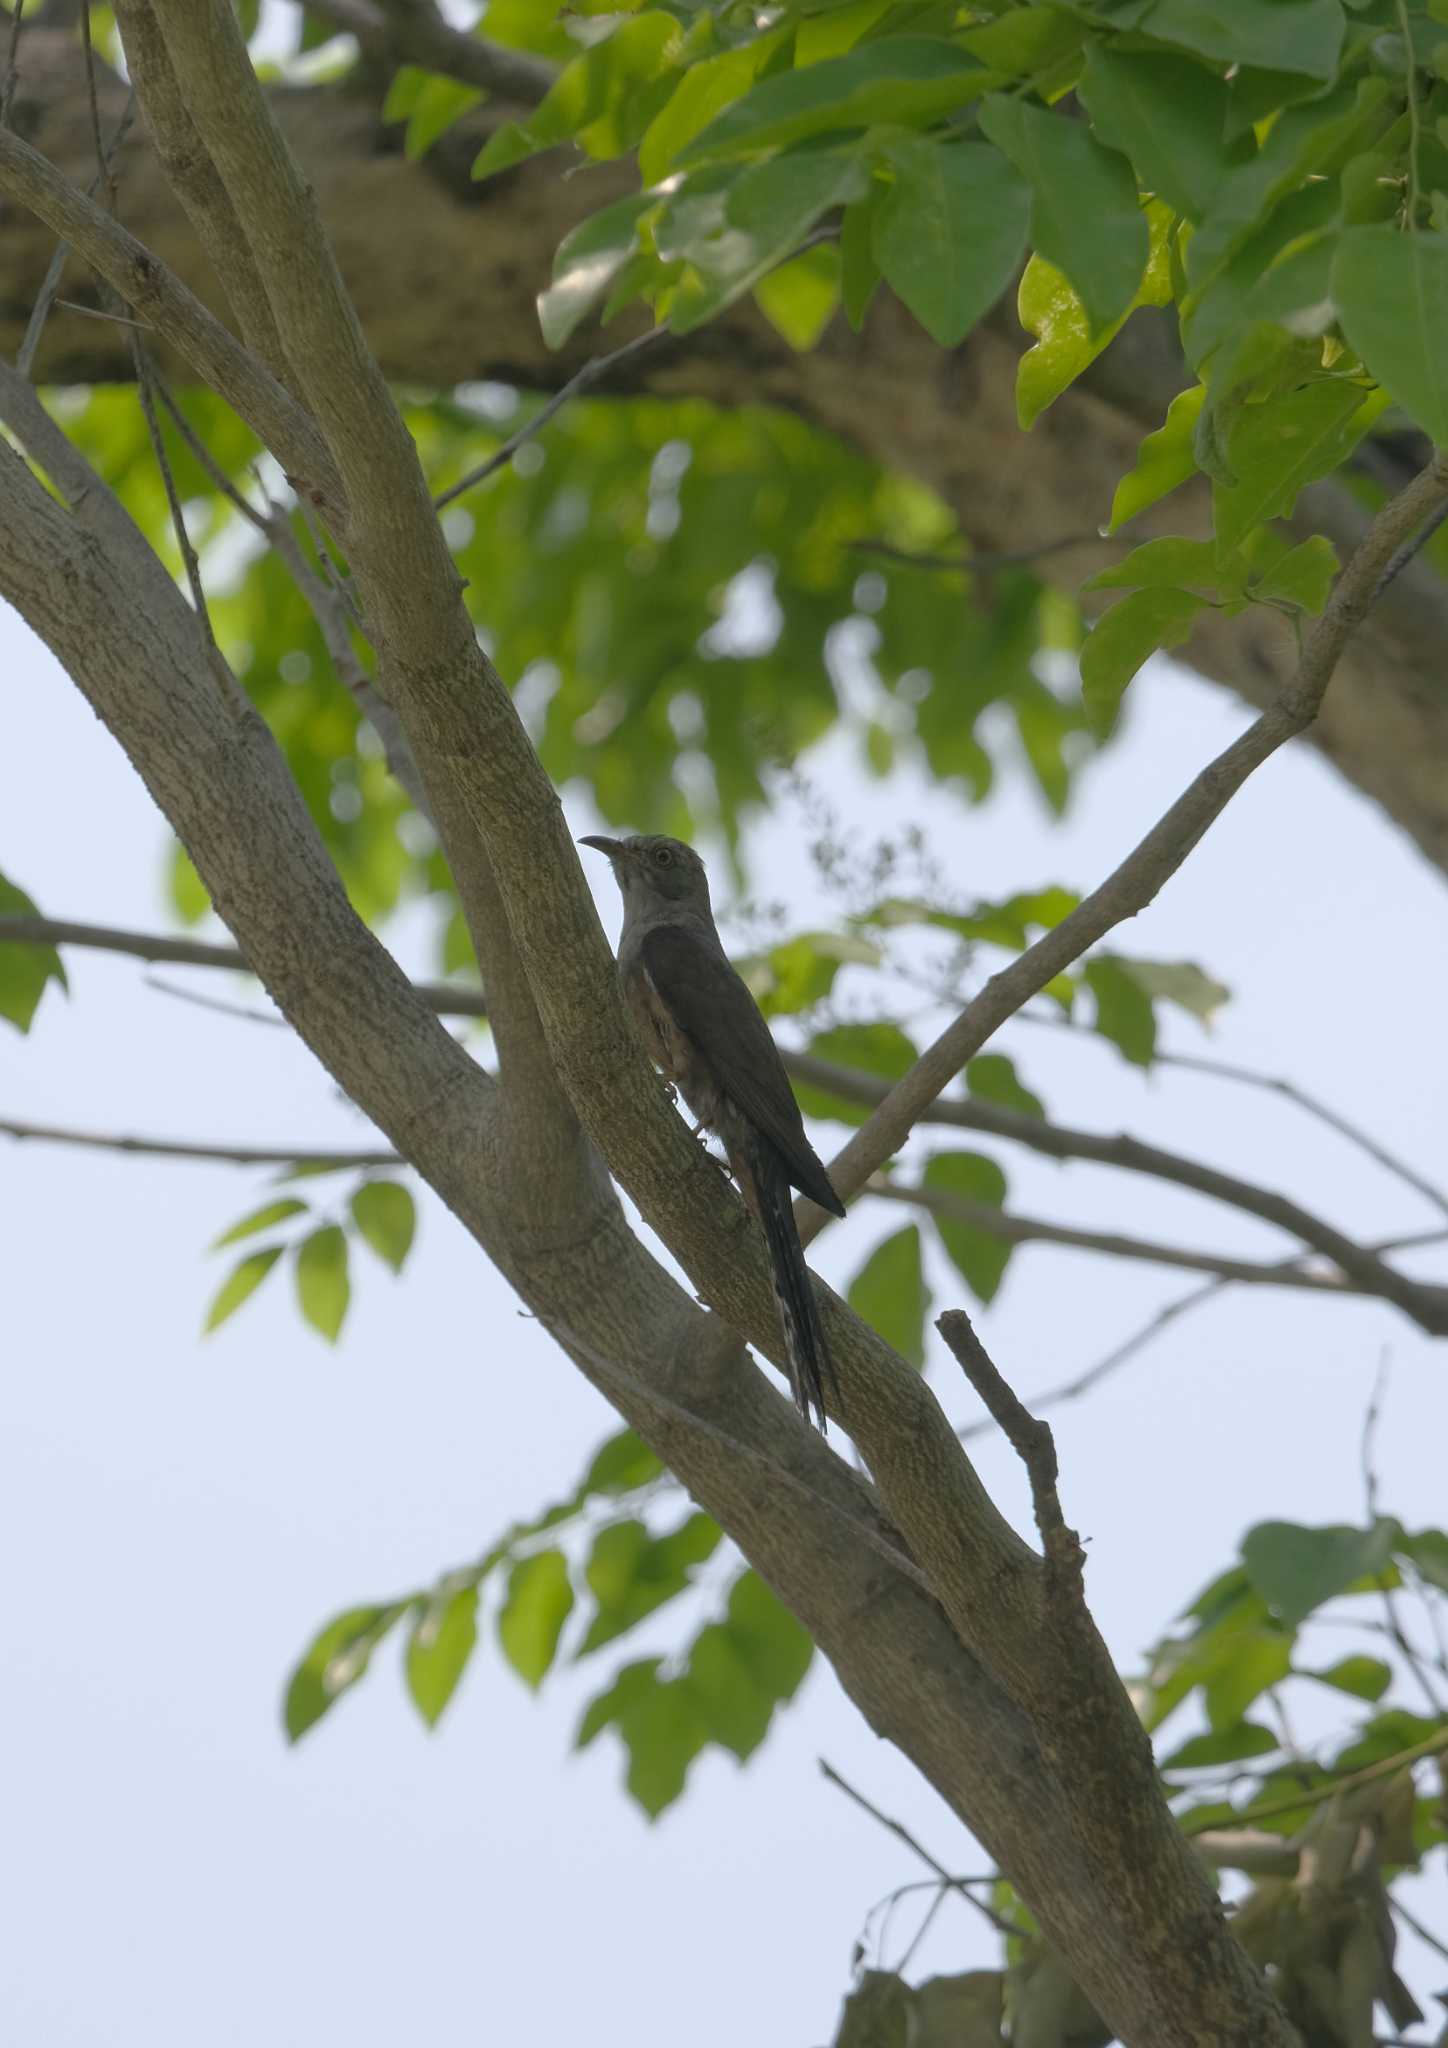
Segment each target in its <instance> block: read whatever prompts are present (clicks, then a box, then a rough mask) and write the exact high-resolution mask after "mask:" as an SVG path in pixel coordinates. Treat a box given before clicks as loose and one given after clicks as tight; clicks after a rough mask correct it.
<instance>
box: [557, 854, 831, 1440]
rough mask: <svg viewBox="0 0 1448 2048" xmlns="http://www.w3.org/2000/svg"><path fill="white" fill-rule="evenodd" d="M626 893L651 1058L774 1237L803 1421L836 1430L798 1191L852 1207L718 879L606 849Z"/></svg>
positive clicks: (624, 943)
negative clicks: (735, 958) (795, 1197)
mask: <svg viewBox="0 0 1448 2048" xmlns="http://www.w3.org/2000/svg"><path fill="white" fill-rule="evenodd" d="M579 843H580V845H583V846H596V847H597V848H598V851H599V852H600V853H606V854H607V855H608V858H609V861H610V862H611V864H612V866H613V873H614V879H615V880H616V881H617V883H618V886H619V888H620V890H621V891H622V893H623V930H622V932H621V933H620V935H619V941H618V972H619V980H620V982H621V983H622V986H623V994H624V1000H625V1001H626V1002H627V1004H628V1007H629V1010H630V1011H631V1013H632V1015H633V1019H634V1022H635V1023H636V1024H637V1026H638V1028H639V1031H640V1033H641V1034H642V1037H643V1041H644V1044H645V1046H646V1047H647V1049H648V1053H649V1056H650V1058H651V1059H652V1060H653V1061H654V1064H655V1065H656V1066H657V1067H658V1068H659V1069H660V1071H661V1072H662V1073H663V1074H664V1075H665V1077H666V1078H667V1079H668V1080H669V1081H671V1082H673V1083H674V1084H675V1085H676V1086H677V1088H678V1090H679V1093H680V1094H681V1095H682V1096H683V1098H684V1100H685V1102H687V1103H688V1105H689V1108H690V1109H691V1110H692V1111H693V1113H694V1115H695V1117H696V1118H697V1119H698V1122H697V1124H696V1126H695V1128H696V1130H703V1129H705V1128H707V1129H709V1130H711V1131H714V1132H715V1133H716V1134H717V1135H718V1136H719V1137H720V1138H721V1139H722V1140H723V1143H724V1150H725V1152H726V1153H727V1155H728V1158H729V1169H730V1171H731V1173H732V1174H733V1175H734V1179H735V1181H736V1182H737V1183H738V1187H739V1192H740V1194H741V1195H742V1196H743V1197H744V1203H745V1206H746V1208H748V1209H749V1211H750V1212H751V1214H752V1215H753V1216H755V1217H756V1218H757V1220H758V1222H759V1224H760V1227H761V1228H762V1230H763V1231H764V1239H765V1243H766V1244H767V1246H768V1247H769V1263H770V1268H771V1270H772V1272H773V1275H774V1293H775V1299H776V1300H777V1301H778V1303H779V1319H780V1324H781V1327H782V1329H783V1333H784V1350H785V1357H786V1359H787V1360H788V1363H789V1378H790V1385H791V1386H792V1387H793V1389H794V1398H795V1402H796V1405H797V1406H798V1408H799V1411H800V1413H801V1415H803V1416H804V1417H805V1419H806V1421H808V1420H810V1419H811V1417H812V1416H813V1417H815V1418H817V1419H818V1422H819V1426H820V1428H821V1429H823V1428H824V1427H825V1402H824V1385H823V1380H824V1375H826V1374H828V1375H829V1377H830V1379H831V1381H832V1382H833V1381H834V1372H833V1368H832V1367H831V1364H830V1358H829V1353H828V1351H827V1350H826V1348H825V1337H824V1330H823V1329H822V1327H821V1325H820V1316H819V1309H818V1307H817V1306H816V1303H815V1298H814V1289H813V1287H812V1285H811V1282H810V1277H809V1271H808V1268H807V1267H806V1265H805V1262H804V1251H803V1248H802V1247H801V1245H800V1241H799V1231H798V1230H797V1229H796V1227H795V1221H794V1206H793V1203H792V1202H791V1200H790V1192H789V1191H790V1189H791V1187H796V1188H798V1189H799V1190H800V1192H801V1193H802V1194H806V1195H808V1196H809V1198H810V1200H811V1201H813V1202H818V1203H819V1205H820V1207H821V1208H822V1209H828V1210H829V1212H830V1214H831V1215H832V1216H843V1215H844V1213H845V1205H844V1203H843V1202H842V1201H841V1200H840V1198H839V1196H838V1195H837V1194H836V1193H835V1191H834V1189H833V1188H832V1187H831V1186H830V1179H829V1175H828V1174H827V1173H826V1172H825V1169H824V1167H823V1165H822V1164H821V1162H820V1160H819V1159H818V1158H817V1157H816V1155H815V1151H814V1148H813V1146H812V1145H811V1144H810V1142H809V1139H808V1138H807V1137H806V1136H805V1134H804V1120H803V1118H802V1117H801V1116H800V1113H799V1104H798V1103H797V1102H796V1101H795V1099H794V1090H793V1089H792V1088H791V1087H790V1085H789V1076H788V1075H787V1074H786V1073H785V1071H784V1062H783V1061H782V1060H781V1058H780V1057H779V1049H778V1047H777V1046H776V1045H775V1043H774V1040H773V1038H772V1037H771V1036H770V1032H769V1026H768V1025H767V1024H766V1023H765V1021H764V1019H763V1017H762V1016H761V1015H760V1013H759V1008H758V1006H757V1004H756V1003H755V1000H754V998H753V996H752V995H750V993H749V990H748V989H747V988H746V987H745V985H744V983H743V982H742V981H741V980H740V978H739V976H738V975H737V974H736V973H735V972H734V969H733V968H732V967H731V966H730V964H729V959H728V955H727V954H726V953H725V951H724V948H723V946H722V944H721V943H720V939H719V934H718V932H717V931H716V930H715V929H714V915H713V912H712V911H711V909H710V907H709V878H708V876H707V875H706V874H705V872H704V863H703V862H702V861H701V860H700V858H699V856H698V854H697V853H695V851H694V849H693V847H692V846H685V845H684V844H683V842H682V841H681V840H678V839H660V838H639V839H605V838H601V837H597V836H590V837H588V838H585V839H583V840H581V841H580V842H579Z"/></svg>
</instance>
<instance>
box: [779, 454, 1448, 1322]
mask: <svg viewBox="0 0 1448 2048" xmlns="http://www.w3.org/2000/svg"><path fill="white" fill-rule="evenodd" d="M1445 500H1448V457H1445V456H1443V455H1442V454H1438V453H1435V455H1434V457H1433V459H1432V461H1431V462H1430V463H1429V464H1428V465H1427V467H1426V468H1425V469H1424V470H1422V471H1421V472H1420V474H1419V475H1418V476H1416V477H1415V478H1414V479H1413V481H1412V483H1410V484H1409V485H1408V486H1407V488H1406V489H1405V490H1403V491H1400V492H1399V494H1398V496H1397V497H1396V498H1394V499H1392V500H1391V501H1390V502H1389V503H1388V504H1387V505H1385V506H1384V507H1383V509H1382V511H1381V512H1379V513H1378V515H1377V516H1376V518H1375V519H1374V520H1373V523H1372V525H1371V526H1370V527H1369V528H1368V531H1367V533H1366V534H1365V535H1364V537H1363V540H1362V542H1361V543H1360V545H1359V547H1358V548H1357V550H1356V552H1355V553H1354V554H1353V555H1352V557H1351V558H1350V560H1349V561H1348V563H1347V566H1346V567H1345V568H1344V570H1343V572H1342V574H1341V575H1340V576H1339V578H1338V580H1337V585H1336V587H1335V589H1334V590H1333V593H1332V596H1331V597H1330V598H1329V600H1328V603H1327V607H1326V610H1325V611H1324V612H1323V615H1322V617H1321V619H1320V620H1319V621H1318V623H1317V625H1316V627H1315V628H1314V629H1313V631H1312V633H1311V634H1310V635H1309V636H1308V638H1307V641H1306V643H1305V645H1304V647H1303V651H1302V655H1301V658H1300V660H1299V662H1298V664H1297V668H1296V671H1295V673H1294V674H1293V676H1292V678H1291V680H1290V681H1289V682H1288V684H1287V685H1286V686H1285V687H1284V688H1283V689H1282V690H1281V691H1280V692H1279V694H1278V695H1277V697H1276V698H1275V699H1274V701H1273V702H1272V704H1271V705H1269V707H1268V708H1267V710H1266V711H1264V712H1263V713H1262V715H1261V717H1260V718H1258V719H1256V720H1255V721H1254V723H1253V724H1252V725H1250V726H1249V727H1248V729H1247V731H1246V732H1244V733H1243V734H1242V735H1241V736H1240V737H1239V738H1238V739H1236V740H1234V741H1233V742H1232V744H1231V745H1230V746H1229V747H1227V748H1225V749H1224V750H1223V752H1222V753H1220V754H1219V755H1218V756H1217V758H1216V759H1215V760H1214V761H1212V762H1210V763H1209V764H1208V765H1207V767H1205V768H1204V769H1203V770H1202V771H1201V773H1200V774H1199V775H1198V776H1196V778H1195V779H1194V780H1193V781H1192V782H1191V783H1190V784H1189V785H1188V787H1187V788H1186V789H1185V790H1184V791H1183V793H1182V795H1181V796H1179V797H1178V798H1177V800H1176V802H1175V803H1174V804H1173V805H1172V806H1171V807H1170V809H1169V810H1167V811H1166V812H1165V813H1164V815H1163V816H1162V817H1161V818H1159V819H1158V820H1157V822H1156V824H1155V825H1153V826H1152V828H1151V830H1150V831H1149V832H1147V833H1146V835H1145V836H1144V838H1142V839H1141V840H1140V841H1139V842H1138V844H1137V845H1136V846H1135V847H1134V848H1133V850H1132V851H1131V852H1130V853H1129V854H1128V855H1127V856H1126V858H1125V859H1124V860H1123V861H1122V862H1121V863H1120V865H1119V866H1118V867H1117V868H1116V869H1115V870H1114V872H1113V873H1112V874H1110V875H1108V877H1107V878H1106V880H1105V881H1104V882H1102V883H1101V884H1100V885H1099V886H1098V887H1097V888H1096V889H1094V890H1092V892H1091V894H1090V895H1089V896H1087V897H1086V898H1085V899H1084V901H1083V902H1081V903H1080V904H1079V905H1078V906H1077V908H1076V909H1075V910H1073V911H1072V912H1071V914H1070V916H1069V917H1066V918H1063V919H1062V921H1061V923H1060V924H1058V925H1057V926H1055V928H1054V929H1053V930H1051V931H1049V932H1047V933H1045V934H1044V935H1043V936H1042V937H1041V938H1039V939H1038V940H1037V941H1036V943H1035V944H1034V945H1033V946H1030V947H1028V948H1027V950H1026V951H1025V952H1024V953H1022V954H1021V955H1020V957H1019V958H1018V959H1016V960H1014V961H1012V962H1011V964H1010V965H1009V966H1008V967H1005V968H1003V969H1002V970H1001V972H1000V973H999V974H996V975H994V976H992V978H991V979H990V981H988V982H987V983H986V985H985V987H984V988H983V989H982V990H981V991H980V993H979V995H977V996H976V997H975V998H974V999H973V1000H972V1001H971V1002H969V1003H968V1004H967V1005H966V1007H965V1008H964V1010H962V1011H961V1013H960V1015H959V1016H958V1017H957V1018H956V1019H955V1021H954V1022H953V1023H952V1024H950V1025H948V1026H947V1027H946V1029H945V1030H944V1031H943V1032H942V1033H941V1035H940V1037H939V1038H937V1039H936V1041H935V1043H934V1044H933V1045H932V1046H930V1047H929V1048H928V1049H927V1050H926V1051H925V1052H924V1053H922V1054H921V1056H920V1058H919V1059H918V1060H917V1061H916V1062H915V1065H914V1066H913V1067H912V1068H911V1069H910V1071H909V1073H908V1074H906V1075H905V1076H904V1078H903V1079H902V1080H901V1081H899V1082H897V1083H896V1085H895V1087H894V1088H892V1089H891V1091H890V1093H889V1095H888V1096H887V1097H886V1099H885V1101H884V1102H883V1103H881V1105H880V1107H879V1108H878V1109H877V1110H876V1111H875V1113H874V1115H873V1116H872V1117H871V1118H870V1119H869V1121H868V1122H867V1123H865V1124H864V1125H863V1126H862V1127H861V1128H860V1130H858V1131H857V1132H856V1133H855V1135H854V1137H853V1138H851V1139H850V1141H849V1143H848V1144H847V1145H846V1146H845V1147H844V1148H843V1150H842V1151H841V1152H840V1153H839V1154H838V1155H837V1156H836V1158H835V1160H834V1161H833V1162H832V1164H831V1167H830V1175H831V1178H832V1179H833V1181H834V1183H835V1186H836V1187H837V1188H839V1189H840V1191H841V1193H843V1194H845V1195H846V1196H847V1197H848V1195H849V1194H851V1193H852V1192H854V1191H855V1190H856V1189H858V1188H860V1187H862V1186H863V1185H864V1183H865V1182H866V1181H867V1180H868V1179H869V1177H870V1175H871V1174H872V1173H874V1172H875V1171H876V1170H877V1169H878V1168H879V1167H881V1166H883V1165H884V1163H885V1161H886V1160H887V1159H888V1158H890V1157H891V1155H892V1154H893V1153H895V1152H897V1151H898V1150H899V1148H900V1146H901V1145H902V1144H903V1143H904V1141H905V1138H906V1137H907V1135H908V1134H909V1132H910V1130H911V1128H912V1126H913V1125H914V1124H915V1123H916V1122H917V1121H918V1119H919V1117H920V1116H921V1114H922V1113H923V1112H924V1111H925V1110H926V1109H927V1108H928V1107H929V1106H930V1104H931V1103H932V1102H933V1101H934V1100H935V1098H936V1097H937V1096H938V1095H939V1094H940V1093H941V1091H942V1090H943V1089H944V1088H946V1087H947V1086H948V1085H949V1083H950V1082H951V1081H952V1080H953V1079H954V1078H955V1076H956V1075H957V1074H958V1073H959V1072H960V1071H961V1069H962V1068H963V1067H964V1065H965V1063H966V1061H967V1060H968V1059H971V1058H973V1057H974V1055H975V1054H976V1053H977V1052H979V1051H980V1049H981V1047H982V1046H983V1045H984V1044H985V1043H986V1041H987V1040H988V1039H989V1038H990V1037H991V1036H992V1035H993V1034H994V1033H995V1032H996V1031H997V1030H999V1028H1000V1026H1001V1025H1002V1024H1004V1023H1005V1022H1006V1020H1007V1018H1009V1017H1011V1016H1013V1015H1014V1014H1015V1012H1016V1011H1017V1010H1018V1009H1020V1007H1021V1005H1022V1004H1023V1003H1026V1002H1028V1001H1029V1000H1030V998H1031V997H1032V996H1033V995H1038V994H1039V993H1040V991H1041V990H1042V989H1043V988H1044V987H1045V985H1046V983H1047V982H1048V981H1049V980H1050V979H1051V977H1052V976H1053V975H1055V974H1059V973H1061V972H1062V971H1063V970H1064V969H1065V968H1067V967H1069V966H1070V965H1071V964H1072V963H1073V962H1074V961H1075V960H1077V959H1079V958H1080V956H1081V954H1082V953H1084V952H1085V951H1086V949H1087V947H1088V946H1093V945H1095V944H1096V943H1097V941H1098V940H1099V939H1102V938H1104V937H1105V935H1106V933H1107V932H1109V931H1111V930H1112V929H1113V927H1115V926H1116V925H1118V924H1120V923H1121V922H1122V921H1123V920H1124V919H1126V918H1128V917H1133V916H1135V915H1136V914H1137V913H1138V912H1140V911H1142V910H1144V909H1145V908H1146V906H1147V905H1148V904H1149V903H1150V902H1151V901H1152V900H1153V899H1154V898H1155V896H1156V895H1157V894H1158V892H1159V891H1160V890H1161V889H1162V887H1163V886H1164V885H1165V883H1166V882H1167V881H1168V880H1169V879H1170V878H1171V876H1172V875H1174V874H1175V873H1176V871H1177V869H1178V868H1179V867H1180V866H1181V864H1182V862H1183V861H1184V860H1185V859H1186V858H1187V856H1188V854H1189V853H1190V852H1191V851H1192V848H1193V847H1194V846H1196V845H1197V843H1198V841H1199V840H1200V839H1201V838H1202V836H1203V834H1204V833H1205V832H1206V831H1207V830H1208V829H1209V828H1210V827H1211V825H1212V824H1213V823H1214V822H1215V820H1216V819H1217V818H1218V817H1220V815H1221V813H1222V812H1223V811H1224V810H1225V809H1226V806H1227V805H1228V803H1229V802H1230V801H1231V799H1232V798H1233V796H1235V795H1236V793H1237V791H1238V790H1239V789H1240V788H1241V787H1242V785H1243V783H1244V782H1245V781H1246V780H1247V778H1248V776H1249V775H1251V774H1252V773H1253V771H1254V770H1255V769H1257V768H1259V767H1260V766H1261V765H1262V763H1263V762H1264V761H1266V760H1269V759H1270V758H1271V756H1272V755H1273V754H1274V753H1275V752H1276V751H1277V749H1278V748H1279V747H1280V746H1282V745H1284V744H1285V743H1286V741H1288V740H1289V739H1292V738H1294V737H1295V736H1296V735H1297V734H1299V733H1302V732H1305V731H1306V730H1307V728H1308V727H1309V726H1310V725H1311V724H1312V721H1313V720H1314V718H1315V717H1316V716H1317V711H1318V707H1319V705H1320V704H1321V702H1322V699H1323V695H1324V693H1325V691H1326V689H1327V686H1328V683H1329V681H1330V680H1331V678H1332V673H1333V670H1334V669H1335V668H1336V666H1337V663H1338V660H1339V658H1340V656H1341V654H1342V651H1343V649H1344V648H1345V647H1346V645H1347V643H1348V641H1349V639H1350V638H1351V636H1352V634H1353V633H1354V632H1355V631H1356V630H1357V628H1358V626H1359V625H1360V624H1361V623H1362V621H1363V619H1364V618H1365V617H1366V616H1367V613H1368V610H1369V608H1370V607H1371V605H1372V602H1373V599H1374V596H1375V595H1376V592H1377V589H1378V583H1379V579H1380V578H1381V576H1382V573H1383V570H1384V568H1385V567H1386V566H1387V564H1388V562H1389V561H1390V560H1391V559H1392V557H1393V555H1394V553H1395V552H1396V550H1397V549H1398V548H1399V547H1400V546H1401V545H1402V544H1403V542H1404V541H1405V540H1406V539H1407V538H1408V537H1409V536H1410V535H1412V534H1413V533H1416V532H1417V531H1418V529H1419V528H1420V527H1421V526H1422V525H1423V523H1424V522H1425V521H1426V520H1427V519H1428V518H1430V517H1431V516H1432V514H1433V513H1434V512H1435V511H1436V510H1437V508H1438V506H1439V505H1441V504H1442V503H1444V502H1445ZM811 1221H812V1223H813V1225H814V1228H815V1229H816V1230H817V1229H819V1228H820V1227H822V1223H823V1212H820V1213H819V1214H817V1215H816V1216H814V1217H813V1218H811ZM1345 1248H1346V1249H1347V1250H1348V1252H1349V1255H1350V1256H1351V1255H1352V1254H1351V1247H1345ZM1333 1256H1334V1257H1336V1258H1339V1261H1340V1263H1341V1255H1340V1252H1336V1251H1335V1252H1334V1253H1333ZM1347 1270H1349V1269H1348V1267H1347V1266H1346V1265H1344V1271H1347ZM1386 1287H1387V1289H1388V1299H1389V1300H1391V1301H1394V1302H1396V1303H1397V1305H1398V1306H1399V1307H1400V1308H1402V1309H1403V1310H1404V1312H1405V1313H1406V1314H1408V1315H1409V1316H1411V1317H1412V1319H1413V1320H1414V1321H1415V1322H1417V1323H1418V1324H1419V1325H1420V1326H1421V1327H1422V1328H1423V1329H1426V1330H1429V1331H1431V1332H1432V1333H1433V1334H1435V1335H1442V1334H1445V1333H1448V1316H1445V1314H1444V1312H1443V1310H1442V1308H1441V1307H1440V1306H1439V1305H1438V1304H1437V1303H1435V1302H1434V1301H1432V1300H1431V1299H1430V1298H1429V1297H1428V1296H1427V1295H1426V1293H1425V1290H1423V1289H1422V1288H1420V1287H1419V1286H1418V1285H1417V1283H1416V1282H1414V1281H1412V1280H1409V1279H1407V1278H1405V1277H1404V1276H1402V1275H1399V1274H1395V1273H1393V1272H1392V1271H1391V1269H1387V1275H1386Z"/></svg>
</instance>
